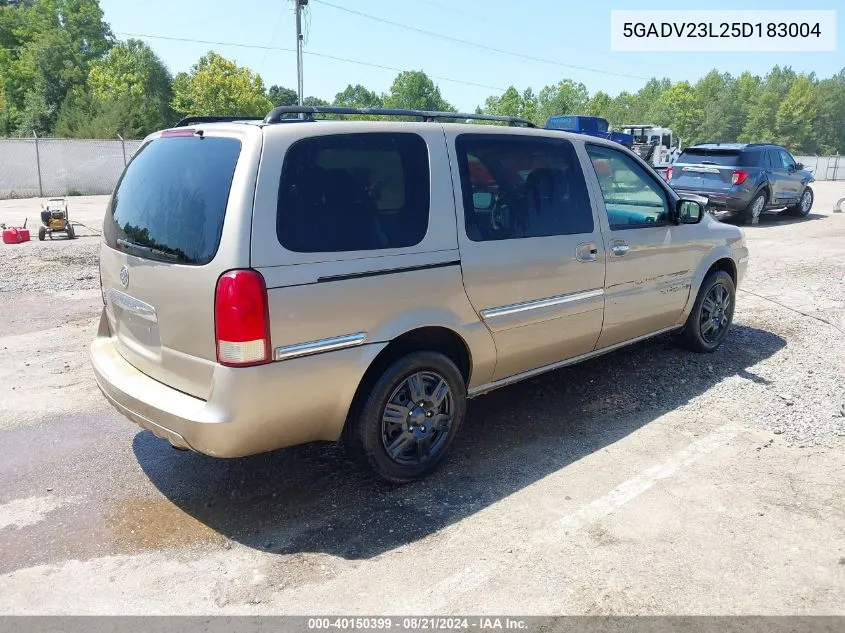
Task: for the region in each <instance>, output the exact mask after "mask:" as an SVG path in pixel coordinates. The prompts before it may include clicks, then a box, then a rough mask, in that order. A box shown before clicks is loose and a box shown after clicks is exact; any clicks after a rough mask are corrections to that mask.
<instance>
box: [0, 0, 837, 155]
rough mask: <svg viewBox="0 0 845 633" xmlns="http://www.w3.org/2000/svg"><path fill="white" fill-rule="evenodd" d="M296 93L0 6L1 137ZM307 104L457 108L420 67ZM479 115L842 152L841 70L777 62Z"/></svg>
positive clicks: (149, 119)
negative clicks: (562, 117)
mask: <svg viewBox="0 0 845 633" xmlns="http://www.w3.org/2000/svg"><path fill="white" fill-rule="evenodd" d="M296 101H297V95H296V92H295V91H293V90H291V89H289V88H286V87H283V86H276V85H274V86H270V87H269V88H268V87H265V85H264V82H263V80H262V78H261V76H260V75H258V74H257V73H255V72H253V71H251V70H250V69H249V68H246V67H242V66H239V65H237V64H236V63H235V62H234V61H232V60H229V59H226V58H225V57H223V56H222V55H220V54H218V53H216V52H214V51H209V52H208V53H206V54H205V55H203V56H202V57H201V58H200V59H199V60H198V61H197V62H196V63H195V64H194V65H193V66H191V68H190V69H189V70H188V71H187V72H179V73H177V74H176V75H175V76H174V75H172V74H171V73H170V71H169V70H168V69H167V67H166V66H165V64H164V63H163V62H162V61H161V59H160V58H159V57H158V56H157V55H156V54H155V52H154V51H153V50H152V49H151V48H150V46H149V45H147V44H146V43H144V42H142V41H140V40H135V39H129V40H126V41H117V40H116V38H115V37H114V34H113V33H112V31H111V28H110V27H109V25H108V24H107V23H106V22H105V21H104V20H103V12H102V9H101V8H100V5H99V2H98V0H0V135H4V136H13V135H14V136H31V135H32V134H33V132H34V133H36V134H38V135H39V136H42V135H52V136H60V137H84V138H113V137H115V136H117V135H118V134H120V135H122V136H123V137H124V138H142V137H144V136H145V135H146V134H148V133H149V132H151V131H153V130H156V129H161V128H164V127H168V126H171V125H173V123H174V122H175V121H177V120H178V119H179V118H181V117H182V116H186V115H212V114H217V115H233V116H263V115H264V114H266V113H267V112H268V111H269V110H270V109H271V108H272V107H273V106H278V105H294V104H295V103H296ZM304 101H305V103H306V104H308V105H339V106H349V107H368V108H373V107H391V108H411V109H419V110H441V111H448V112H455V111H456V109H455V108H454V107H453V106H452V105H451V104H449V103H448V102H447V101H446V100H445V99H443V97H442V95H441V93H440V89H439V87H438V86H437V85H436V84H435V83H434V82H433V81H432V79H431V78H429V77H428V76H427V75H426V74H425V73H424V72H422V71H405V72H401V73H399V74H398V75H397V76H396V78H395V79H394V81H393V83H392V84H391V86H390V89H389V90H388V91H387V92H386V93H378V92H376V91H373V90H370V89H368V88H366V87H365V86H362V85H360V84H355V85H353V84H350V85H348V86H347V87H346V89H345V90H343V91H342V92H339V93H337V94H336V95H335V96H334V99H333V100H332V101H326V100H323V99H320V98H318V97H313V96H311V97H307V98H306V99H305V100H304ZM476 112H479V113H482V112H483V113H489V114H499V115H508V116H517V117H521V118H525V119H528V120H530V121H533V122H534V123H536V124H538V125H543V124H544V123H545V121H546V119H547V118H548V117H549V116H552V115H554V114H573V113H583V114H593V115H598V116H602V117H605V118H606V119H608V121H610V123H611V124H612V125H613V126H615V127H617V128H618V127H620V126H622V125H623V124H626V123H628V124H631V123H639V124H644V123H653V124H655V125H661V126H664V127H670V128H672V129H673V131H674V132H675V134H676V136H678V137H680V138H682V139H683V140H684V142H685V143H686V144H690V143H695V142H702V141H723V142H730V141H748V142H752V141H755V142H763V141H768V142H777V143H781V144H783V145H786V146H787V147H789V148H790V149H792V151H794V152H796V153H833V152H840V153H845V68H843V69H842V70H841V71H840V72H839V73H838V74H836V75H834V76H833V77H830V78H826V79H820V78H818V77H816V76H815V74H813V73H811V74H805V73H796V72H794V71H793V70H792V69H791V68H789V67H785V68H781V67H778V66H775V67H774V68H773V69H772V70H771V71H770V72H769V73H767V74H766V75H765V76H764V77H760V76H757V75H753V74H751V73H748V72H745V73H743V74H741V75H739V76H738V77H735V76H732V75H730V74H729V73H720V72H718V71H716V70H713V71H711V72H710V73H708V74H707V75H706V76H705V77H703V78H702V79H700V80H699V81H698V82H696V83H694V84H693V83H690V82H688V81H679V82H672V81H670V80H669V79H657V78H653V79H651V80H649V81H648V82H647V83H646V84H645V85H644V86H643V87H642V88H641V89H640V90H639V91H637V92H633V93H632V92H621V93H620V94H618V95H617V96H615V97H614V96H611V95H609V94H607V93H606V92H602V91H599V92H596V93H594V94H592V95H591V94H590V93H589V91H588V89H587V87H586V86H585V85H584V84H583V83H580V82H575V81H572V80H570V79H563V80H561V81H559V82H557V83H554V84H551V85H548V86H545V87H543V88H542V89H540V90H539V91H538V92H536V93H535V92H534V90H533V89H532V88H530V87H528V88H523V89H517V88H516V87H514V86H511V87H509V88H508V89H507V90H505V91H504V92H503V93H502V94H498V95H493V96H490V97H488V98H487V99H486V101H485V102H484V103H483V104H481V105H479V106H478V107H477V108H476Z"/></svg>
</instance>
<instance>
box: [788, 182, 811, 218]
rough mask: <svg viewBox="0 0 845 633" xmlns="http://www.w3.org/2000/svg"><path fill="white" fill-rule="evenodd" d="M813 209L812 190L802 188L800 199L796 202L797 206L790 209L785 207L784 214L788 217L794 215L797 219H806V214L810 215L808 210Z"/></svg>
mask: <svg viewBox="0 0 845 633" xmlns="http://www.w3.org/2000/svg"><path fill="white" fill-rule="evenodd" d="M812 208H813V190H812V189H810V188H809V187H804V192H803V193H802V194H801V198H800V199H799V200H798V204H794V205H792V206H791V207H787V209H786V212H787V213H788V214H789V215H794V216H797V217H799V218H804V217H807V214H809V213H810V209H812Z"/></svg>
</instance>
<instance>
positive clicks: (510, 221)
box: [455, 134, 593, 242]
mask: <svg viewBox="0 0 845 633" xmlns="http://www.w3.org/2000/svg"><path fill="white" fill-rule="evenodd" d="M455 145H456V149H457V153H458V166H459V169H460V174H461V188H462V192H463V198H464V220H465V225H466V233H467V237H468V238H469V239H470V240H472V241H473V242H486V241H491V240H511V239H520V238H529V237H546V236H551V235H576V234H579V233H592V232H593V212H592V208H591V206H590V198H589V196H588V194H587V185H586V183H585V182H584V174H583V172H582V171H581V165H580V163H579V162H578V156H577V155H576V153H575V149H574V148H573V147H572V143H570V142H569V141H567V140H565V139H547V138H536V137H527V136H510V135H507V136H506V135H482V134H462V135H460V136H458V138H457V139H456V141H455Z"/></svg>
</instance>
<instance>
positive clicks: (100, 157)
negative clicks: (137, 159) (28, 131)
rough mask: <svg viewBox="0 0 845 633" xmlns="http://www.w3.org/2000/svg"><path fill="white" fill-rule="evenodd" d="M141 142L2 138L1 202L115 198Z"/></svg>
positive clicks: (0, 145) (0, 159) (0, 168)
mask: <svg viewBox="0 0 845 633" xmlns="http://www.w3.org/2000/svg"><path fill="white" fill-rule="evenodd" d="M140 146H141V141H124V140H123V139H116V140H87V139H64V138H34V137H33V138H10V139H0V199H6V198H34V197H46V196H73V195H96V194H110V193H111V192H112V191H113V190H114V186H115V185H116V184H117V179H118V178H120V174H121V173H122V172H123V168H124V167H125V166H126V163H127V162H129V159H130V158H132V155H133V154H134V153H135V152H136V151H138V148H139V147H140Z"/></svg>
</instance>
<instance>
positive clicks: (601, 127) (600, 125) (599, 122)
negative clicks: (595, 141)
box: [596, 119, 607, 134]
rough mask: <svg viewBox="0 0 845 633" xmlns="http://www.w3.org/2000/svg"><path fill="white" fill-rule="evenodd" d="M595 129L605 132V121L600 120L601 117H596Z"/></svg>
mask: <svg viewBox="0 0 845 633" xmlns="http://www.w3.org/2000/svg"><path fill="white" fill-rule="evenodd" d="M596 131H597V132H601V133H602V134H606V133H607V121H602V120H601V119H596Z"/></svg>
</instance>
